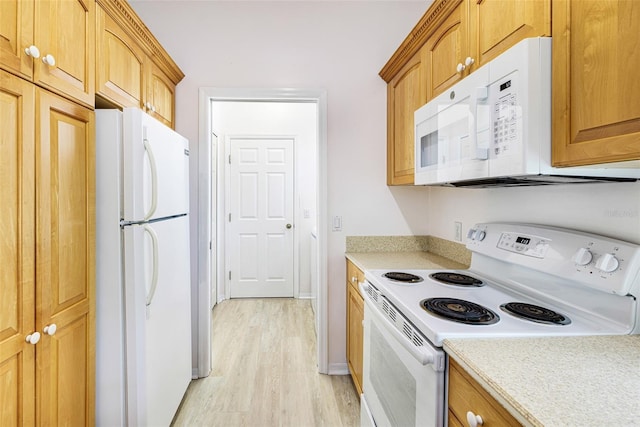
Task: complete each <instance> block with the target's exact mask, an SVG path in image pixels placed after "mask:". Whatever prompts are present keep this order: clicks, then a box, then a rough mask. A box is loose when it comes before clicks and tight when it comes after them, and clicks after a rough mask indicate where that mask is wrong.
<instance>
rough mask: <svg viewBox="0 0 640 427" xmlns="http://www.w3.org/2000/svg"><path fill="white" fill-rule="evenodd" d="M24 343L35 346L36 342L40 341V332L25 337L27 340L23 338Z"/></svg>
mask: <svg viewBox="0 0 640 427" xmlns="http://www.w3.org/2000/svg"><path fill="white" fill-rule="evenodd" d="M25 341H26V342H28V343H29V344H33V345H35V344H37V343H38V341H40V332H34V333H32V334H29V335H27V338H25Z"/></svg>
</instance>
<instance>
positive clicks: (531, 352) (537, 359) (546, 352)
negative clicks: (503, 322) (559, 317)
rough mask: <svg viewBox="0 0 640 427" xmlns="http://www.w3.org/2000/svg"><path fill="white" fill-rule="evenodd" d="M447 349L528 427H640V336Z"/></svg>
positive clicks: (460, 343) (471, 342)
mask: <svg viewBox="0 0 640 427" xmlns="http://www.w3.org/2000/svg"><path fill="white" fill-rule="evenodd" d="M444 349H445V350H446V352H447V353H448V354H449V356H450V357H453V359H455V360H456V361H457V362H458V363H459V364H460V365H461V366H462V367H464V368H465V370H467V372H469V374H470V375H471V376H473V377H474V378H475V379H476V380H477V381H478V382H479V383H480V385H482V386H483V387H484V388H485V390H486V391H487V392H488V393H489V394H491V395H492V396H493V397H494V398H495V399H496V400H498V401H499V402H500V403H502V404H503V405H504V406H505V408H507V410H508V411H509V412H510V413H511V414H512V415H513V416H514V417H516V418H517V419H518V420H519V421H520V422H522V423H523V424H524V425H529V426H553V427H559V426H634V425H635V426H640V335H627V336H595V337H594V336H592V337H552V338H508V339H504V338H494V339H453V340H445V341H444Z"/></svg>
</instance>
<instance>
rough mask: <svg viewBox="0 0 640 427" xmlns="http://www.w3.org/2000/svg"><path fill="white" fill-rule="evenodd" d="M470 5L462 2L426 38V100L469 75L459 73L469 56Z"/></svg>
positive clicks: (423, 54)
mask: <svg viewBox="0 0 640 427" xmlns="http://www.w3.org/2000/svg"><path fill="white" fill-rule="evenodd" d="M467 18H468V4H467V2H466V1H463V2H461V3H460V4H459V5H458V6H457V7H456V8H455V9H453V11H452V12H451V14H450V15H449V16H448V17H447V18H446V19H445V20H444V21H443V22H442V24H440V25H439V26H438V28H437V29H436V30H435V32H434V33H433V34H432V35H431V36H430V37H429V38H428V39H427V41H426V42H425V45H424V47H423V48H422V49H421V54H422V58H423V62H424V73H425V79H426V82H427V93H426V100H427V101H428V100H430V99H432V98H434V97H436V96H437V95H439V94H441V93H442V92H444V91H445V90H446V89H447V88H448V87H449V86H451V85H453V84H454V83H456V82H458V81H460V80H461V79H462V78H463V77H464V76H466V75H467V74H468V71H467V70H463V71H458V64H462V63H463V62H464V60H465V59H466V57H467V56H469V55H470V53H469V47H468V46H469V38H468V19H467Z"/></svg>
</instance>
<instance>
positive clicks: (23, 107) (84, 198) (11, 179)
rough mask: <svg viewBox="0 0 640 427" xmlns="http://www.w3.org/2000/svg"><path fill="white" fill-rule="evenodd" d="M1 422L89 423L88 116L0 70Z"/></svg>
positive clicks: (91, 194) (91, 155)
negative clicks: (0, 134)
mask: <svg viewBox="0 0 640 427" xmlns="http://www.w3.org/2000/svg"><path fill="white" fill-rule="evenodd" d="M0 99H1V100H2V102H1V104H2V106H1V107H0V123H2V132H1V133H2V141H1V142H0V177H1V178H2V185H0V206H2V210H3V213H2V215H1V216H0V259H1V260H2V274H0V295H1V297H0V425H3V426H4V425H11V426H17V425H41V426H55V425H69V426H72V425H82V426H91V425H93V424H94V393H95V391H94V390H95V380H94V378H95V329H94V324H95V319H94V317H95V307H94V306H95V280H94V276H95V260H94V240H95V233H94V228H95V224H94V222H95V220H94V218H95V212H94V205H95V200H94V199H95V188H94V182H95V169H94V163H95V160H94V159H95V152H94V139H95V136H94V113H93V111H91V110H89V109H87V108H84V107H82V106H80V105H78V104H76V103H74V102H71V101H68V100H66V99H64V98H62V97H59V96H57V95H55V94H53V93H51V92H49V91H47V90H44V89H41V88H38V87H36V86H35V85H34V84H33V83H30V82H27V81H25V80H23V79H20V78H18V77H15V76H13V75H11V74H9V73H6V72H4V71H0Z"/></svg>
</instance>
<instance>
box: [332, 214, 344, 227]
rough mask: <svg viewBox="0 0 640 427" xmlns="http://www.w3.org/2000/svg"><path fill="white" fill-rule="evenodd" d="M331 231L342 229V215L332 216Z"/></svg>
mask: <svg viewBox="0 0 640 427" xmlns="http://www.w3.org/2000/svg"><path fill="white" fill-rule="evenodd" d="M333 231H342V217H341V216H339V215H336V216H334V217H333Z"/></svg>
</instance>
